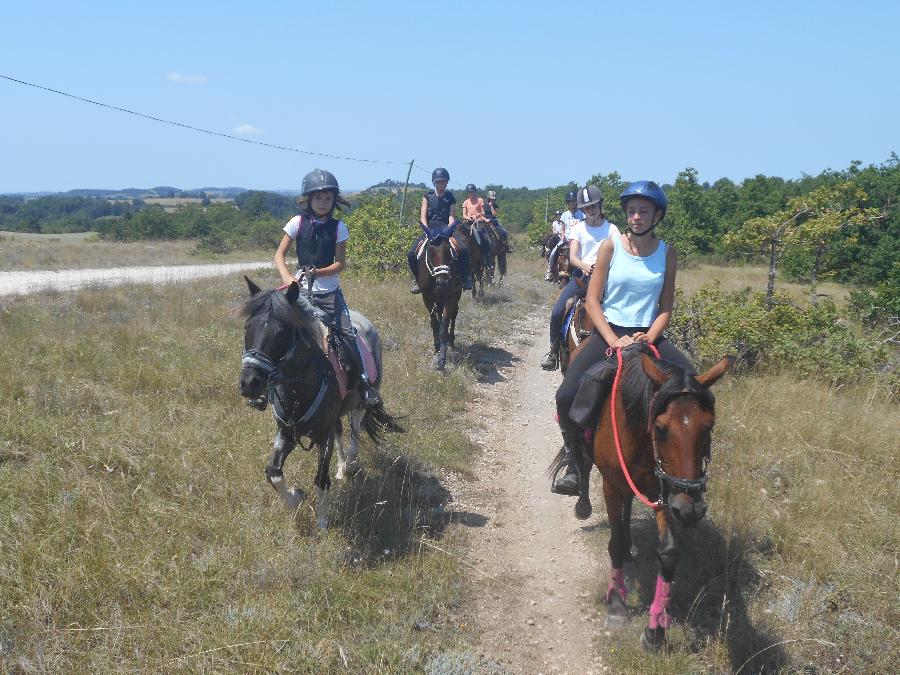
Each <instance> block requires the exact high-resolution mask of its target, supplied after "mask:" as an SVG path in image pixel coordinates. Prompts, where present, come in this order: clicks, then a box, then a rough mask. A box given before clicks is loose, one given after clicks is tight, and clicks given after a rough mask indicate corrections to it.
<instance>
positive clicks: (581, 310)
mask: <svg viewBox="0 0 900 675" xmlns="http://www.w3.org/2000/svg"><path fill="white" fill-rule="evenodd" d="M570 314H571V318H569V315H570ZM566 318H567V322H564V323H563V327H564V329H565V333H564V334H563V341H562V344H561V345H560V347H559V369H560V371H561V372H562V374H563V375H565V374H566V370H567V369H568V368H569V361H570V360H571V355H572V354H574V353H575V350H576V349H578V346H579V345H580V344H581V343H582V342H583V341H584V340H585V339H586V338H588V337H589V336H590V334H591V333H592V332H593V330H594V322H593V321H591V317H590V315H589V314H588V313H587V310H586V309H585V307H584V300H582V299H581V298H579V297H576V298H575V302H574V304H573V305H572V309H571V310H569V312H566Z"/></svg>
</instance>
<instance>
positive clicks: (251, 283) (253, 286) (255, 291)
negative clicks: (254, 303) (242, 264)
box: [244, 274, 262, 298]
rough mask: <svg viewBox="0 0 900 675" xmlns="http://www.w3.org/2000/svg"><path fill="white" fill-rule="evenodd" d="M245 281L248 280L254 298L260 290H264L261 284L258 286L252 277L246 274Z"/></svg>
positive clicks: (251, 295)
mask: <svg viewBox="0 0 900 675" xmlns="http://www.w3.org/2000/svg"><path fill="white" fill-rule="evenodd" d="M244 281H246V282H247V288H249V289H250V297H251V298H252V297H253V296H254V295H256V294H257V293H259V292H261V291H262V289H261V288H260V287H259V286H257V285H256V284H254V283H253V282H252V281H250V277H248V276H247V275H246V274H245V275H244Z"/></svg>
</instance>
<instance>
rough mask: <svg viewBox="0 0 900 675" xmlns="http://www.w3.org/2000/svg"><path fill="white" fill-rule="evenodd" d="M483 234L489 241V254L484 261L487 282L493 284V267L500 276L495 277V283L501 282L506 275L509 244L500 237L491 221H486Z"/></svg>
mask: <svg viewBox="0 0 900 675" xmlns="http://www.w3.org/2000/svg"><path fill="white" fill-rule="evenodd" d="M483 236H485V237H487V240H488V242H489V243H490V254H489V255H488V257H487V260H486V263H485V266H486V272H487V279H488V284H490V285H491V286H493V285H494V270H495V269H496V270H497V271H498V272H500V278H499V279H497V283H498V284H502V283H503V277H505V276H506V255H507V254H508V253H509V244H508V243H506V242H504V241H503V240H501V239H500V235H499V233H498V232H497V229H496V228H495V227H494V224H493V223H492V222H488V223H486V225H485V228H484V231H483Z"/></svg>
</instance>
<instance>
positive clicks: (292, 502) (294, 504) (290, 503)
mask: <svg viewBox="0 0 900 675" xmlns="http://www.w3.org/2000/svg"><path fill="white" fill-rule="evenodd" d="M281 499H282V501H283V502H284V505H285V507H286V508H287V509H288V510H290V511H295V510H296V509H297V508H298V507H299V506H300V504H301V503H302V502H303V491H302V490H298V489H297V488H288V489H287V490H285V491H284V492H283V493H282V494H281Z"/></svg>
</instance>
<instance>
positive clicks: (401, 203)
mask: <svg viewBox="0 0 900 675" xmlns="http://www.w3.org/2000/svg"><path fill="white" fill-rule="evenodd" d="M415 163H416V160H415V159H411V160H410V161H409V170H408V171H407V172H406V184H405V185H404V186H403V196H402V197H401V198H400V226H401V227H403V208H404V207H405V206H406V191H407V190H408V189H409V176H410V174H411V173H412V168H413V164H415Z"/></svg>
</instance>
